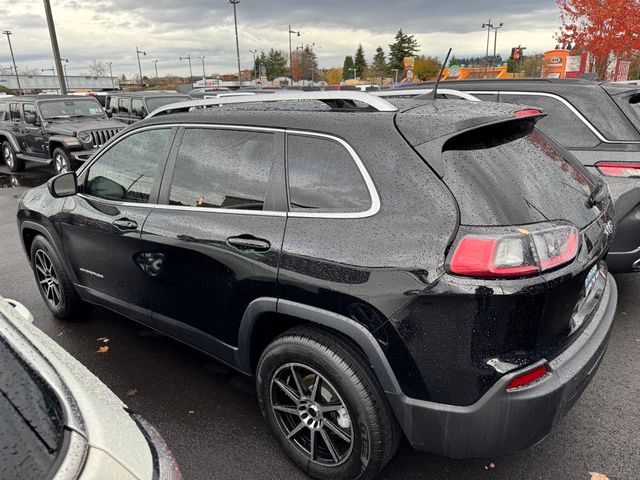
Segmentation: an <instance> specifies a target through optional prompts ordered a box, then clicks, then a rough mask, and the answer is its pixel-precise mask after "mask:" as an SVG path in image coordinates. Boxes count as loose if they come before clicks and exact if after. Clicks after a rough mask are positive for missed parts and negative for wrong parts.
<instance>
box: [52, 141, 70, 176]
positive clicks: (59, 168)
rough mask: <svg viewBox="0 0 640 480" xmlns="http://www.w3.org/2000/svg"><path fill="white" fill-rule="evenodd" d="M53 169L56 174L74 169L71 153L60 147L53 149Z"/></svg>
mask: <svg viewBox="0 0 640 480" xmlns="http://www.w3.org/2000/svg"><path fill="white" fill-rule="evenodd" d="M53 169H54V170H55V172H56V175H60V174H61V173H67V172H70V171H72V170H73V167H72V165H71V158H70V157H69V154H68V153H67V152H65V151H64V149H62V148H60V147H58V148H56V149H55V150H54V151H53Z"/></svg>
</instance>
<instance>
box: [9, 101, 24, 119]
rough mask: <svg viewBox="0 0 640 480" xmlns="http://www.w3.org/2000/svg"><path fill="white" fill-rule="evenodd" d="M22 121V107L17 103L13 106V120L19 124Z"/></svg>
mask: <svg viewBox="0 0 640 480" xmlns="http://www.w3.org/2000/svg"><path fill="white" fill-rule="evenodd" d="M20 119H22V113H21V112H20V105H19V104H17V103H12V104H11V120H13V121H14V122H19V121H20Z"/></svg>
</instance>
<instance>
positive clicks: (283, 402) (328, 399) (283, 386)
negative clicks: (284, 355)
mask: <svg viewBox="0 0 640 480" xmlns="http://www.w3.org/2000/svg"><path fill="white" fill-rule="evenodd" d="M271 408H272V410H273V413H274V415H275V417H276V419H277V421H278V425H279V426H280V429H281V430H282V433H283V434H284V436H285V438H286V439H287V440H288V441H289V442H291V444H292V445H294V446H295V447H296V448H297V449H298V450H299V451H300V452H302V453H303V454H304V455H305V456H306V457H308V458H309V459H310V460H311V462H313V463H317V464H321V465H323V466H328V467H334V466H338V465H341V464H342V463H344V462H345V461H346V460H347V459H348V458H349V456H350V455H351V451H352V450H353V443H354V438H353V437H354V435H353V434H354V431H353V426H352V424H351V416H350V415H349V411H348V409H347V406H346V404H345V403H344V401H343V400H342V398H341V397H340V395H339V394H338V392H337V390H336V389H335V388H334V387H333V385H332V384H331V383H330V382H329V381H328V380H327V379H326V378H324V377H323V376H322V375H321V374H320V373H318V372H317V371H316V370H314V369H313V368H311V367H308V366H306V365H303V364H300V363H289V364H287V365H284V366H282V367H280V368H279V369H278V371H277V372H276V373H275V375H274V376H273V378H272V380H271Z"/></svg>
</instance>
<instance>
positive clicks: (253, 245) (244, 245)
mask: <svg viewBox="0 0 640 480" xmlns="http://www.w3.org/2000/svg"><path fill="white" fill-rule="evenodd" d="M227 245H230V246H232V247H235V248H237V249H238V250H242V251H243V252H252V251H253V252H266V251H268V250H269V249H270V248H271V243H269V242H268V241H267V240H264V239H263V238H256V237H254V236H253V235H240V236H238V237H229V238H227Z"/></svg>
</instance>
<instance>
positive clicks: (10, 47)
mask: <svg viewBox="0 0 640 480" xmlns="http://www.w3.org/2000/svg"><path fill="white" fill-rule="evenodd" d="M2 33H3V34H5V35H6V36H7V41H8V42H9V51H10V52H11V61H12V62H13V71H14V72H15V73H16V82H18V95H22V88H21V87H20V75H18V68H17V67H16V59H15V57H14V56H13V46H11V32H10V31H9V30H5V31H4V32H2Z"/></svg>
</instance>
